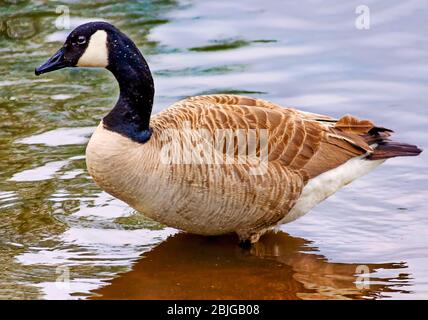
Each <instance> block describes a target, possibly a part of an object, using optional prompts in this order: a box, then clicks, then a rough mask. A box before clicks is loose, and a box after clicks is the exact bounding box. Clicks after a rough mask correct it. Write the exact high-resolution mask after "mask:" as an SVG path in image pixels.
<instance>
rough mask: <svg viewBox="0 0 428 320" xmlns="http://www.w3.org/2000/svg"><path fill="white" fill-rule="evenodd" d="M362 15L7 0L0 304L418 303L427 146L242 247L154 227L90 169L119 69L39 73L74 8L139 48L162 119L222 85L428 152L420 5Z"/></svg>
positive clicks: (0, 136)
mask: <svg viewBox="0 0 428 320" xmlns="http://www.w3.org/2000/svg"><path fill="white" fill-rule="evenodd" d="M360 4H361V3H360V1H346V3H345V2H343V1H338V0H335V1H321V0H312V1H310V0H308V1H280V0H278V1H273V0H265V1H256V0H247V1H245V2H241V1H227V0H217V1H168V0H163V1H132V2H131V1H129V2H120V3H116V2H115V1H108V0H106V1H96V2H91V3H88V2H84V1H65V2H64V5H66V8H65V7H57V6H58V5H59V2H55V4H49V3H48V2H47V1H22V0H14V1H10V0H9V1H4V0H3V1H1V2H0V75H1V77H0V93H1V95H0V123H1V130H0V143H1V148H0V298H1V299H62V298H64V299H79V298H80V299H81V298H88V297H93V298H98V299H99V298H101V299H102V298H214V299H218V298H231V299H237V298H269V299H288V298H291V299H314V298H332V299H334V298H354V299H388V298H397V299H410V298H428V267H427V266H428V239H427V235H428V204H427V196H428V190H427V186H428V164H427V157H428V156H427V153H423V154H422V155H421V156H419V157H417V158H399V159H392V160H389V161H388V162H387V163H385V164H384V165H383V166H381V167H379V168H378V169H377V170H376V171H375V172H372V173H371V174H369V175H368V176H366V177H364V178H362V179H360V180H358V181H356V182H354V183H353V184H351V185H350V186H348V187H346V188H344V189H343V190H341V191H340V192H338V193H337V194H336V195H334V196H333V197H331V198H330V199H329V200H327V201H325V202H324V203H323V204H321V205H319V206H318V207H316V208H315V209H314V210H312V212H310V213H309V214H308V215H306V216H305V217H303V218H301V219H300V220H297V221H296V222H293V223H291V224H288V225H285V226H282V227H281V231H280V232H278V233H276V234H269V235H267V236H266V237H263V238H262V239H261V241H260V242H259V243H258V244H256V245H255V246H254V247H253V248H252V249H251V250H243V249H240V248H239V247H237V246H236V239H235V238H234V237H229V236H226V237H217V238H204V237H198V236H194V235H188V234H184V233H180V232H178V231H177V230H174V229H171V228H167V227H164V226H162V225H159V224H158V223H155V222H153V221H151V220H149V219H147V218H145V217H144V215H143V214H141V213H136V212H133V210H132V209H130V208H129V207H128V206H127V205H126V204H124V203H122V202H120V201H118V200H116V199H114V198H112V197H111V196H109V195H108V194H106V193H104V192H102V191H101V190H100V189H99V188H98V187H97V186H96V185H95V184H94V182H93V181H92V180H91V178H90V177H89V176H88V174H87V171H86V167H85V161H84V150H85V145H86V143H87V141H88V139H89V137H90V135H91V132H92V131H93V130H94V128H95V126H96V125H97V123H98V122H99V120H100V118H101V117H102V116H103V115H104V114H106V113H107V112H108V111H109V110H110V108H111V107H112V106H113V105H114V103H115V100H116V96H117V93H118V88H117V85H116V83H115V81H114V78H113V77H112V75H110V74H109V73H108V72H107V71H105V70H88V69H86V70H85V69H73V70H62V71H61V72H54V73H49V74H47V75H45V76H43V77H35V76H34V68H35V67H36V66H38V65H39V64H40V63H41V62H43V61H44V60H46V58H47V57H49V56H50V55H51V54H53V53H54V52H55V51H56V50H57V49H58V48H59V46H60V45H61V41H62V40H63V39H64V38H65V36H66V35H67V33H68V32H69V30H61V29H58V27H57V26H56V24H55V23H56V22H57V24H58V23H59V24H58V26H59V27H62V26H63V24H61V21H63V22H64V20H61V18H60V20H57V18H58V17H59V16H60V14H58V13H56V11H55V10H56V9H58V10H59V11H58V12H60V11H61V10H62V12H63V11H64V10H66V11H67V9H68V10H69V13H70V18H71V19H70V25H71V26H70V27H71V28H74V27H75V26H77V25H79V24H81V23H83V22H86V21H90V20H100V19H103V20H106V21H109V22H111V23H113V24H115V25H116V26H118V27H119V28H121V29H122V30H123V31H124V32H126V33H127V34H129V35H130V36H131V38H132V39H134V40H135V42H136V43H137V45H138V46H139V48H140V49H141V50H142V52H143V53H144V55H145V57H146V58H147V60H148V62H149V64H150V66H151V69H152V71H153V73H154V79H155V85H156V97H155V107H154V111H155V112H157V111H159V110H162V109H163V108H165V107H167V106H168V105H170V104H171V103H173V102H174V101H176V100H179V99H181V98H183V97H186V96H190V95H197V94H204V93H217V92H231V93H238V94H245V95H250V96H254V97H260V98H263V99H268V100H271V101H274V102H276V103H279V104H282V105H284V106H295V107H299V108H301V109H303V110H307V111H312V112H316V113H322V114H328V115H331V116H335V117H339V116H341V115H343V114H346V113H351V114H354V115H356V116H359V117H363V118H369V119H372V120H373V121H375V122H376V123H377V124H379V125H382V126H385V127H388V128H392V129H394V130H395V132H396V134H395V136H396V138H397V139H399V140H402V141H406V142H410V143H414V144H417V145H419V146H420V147H422V148H425V149H426V147H427V141H428V130H427V128H428V111H427V106H426V103H427V93H428V60H427V54H426V53H427V52H428V41H427V37H426V30H427V27H428V23H427V20H426V17H427V15H428V7H427V6H426V1H423V0H421V1H417V0H413V1H396V0H394V1H384V2H382V3H379V2H378V1H373V0H370V1H365V2H364V4H365V5H367V6H368V8H369V9H370V28H369V29H359V28H357V27H356V25H355V20H356V18H357V16H358V14H356V7H358V6H359V5H360ZM60 13H61V12H60ZM65 22H66V21H65ZM366 22H367V21H366ZM361 273H364V275H362V274H361Z"/></svg>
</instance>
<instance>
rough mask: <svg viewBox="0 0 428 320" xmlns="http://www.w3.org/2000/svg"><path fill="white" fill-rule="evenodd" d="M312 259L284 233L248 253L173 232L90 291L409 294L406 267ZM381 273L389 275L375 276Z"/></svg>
mask: <svg viewBox="0 0 428 320" xmlns="http://www.w3.org/2000/svg"><path fill="white" fill-rule="evenodd" d="M316 252H317V249H316V248H314V247H313V246H311V243H310V242H309V241H308V240H305V239H302V238H297V237H292V236H290V235H288V234H286V233H284V232H277V233H268V234H266V235H265V236H263V237H262V239H261V241H260V242H258V243H256V244H254V246H253V247H252V248H251V249H249V250H245V249H242V248H240V247H238V246H237V245H236V238H235V237H234V236H221V237H203V236H196V235H191V234H186V233H178V234H176V235H174V236H172V237H170V238H168V239H167V240H166V241H165V242H163V243H161V244H160V245H158V246H157V247H155V248H154V249H153V250H152V251H150V252H147V253H145V254H144V255H143V256H142V257H141V259H140V260H139V261H138V262H137V263H136V264H135V265H134V267H133V269H132V270H131V271H129V272H127V273H124V274H122V275H120V276H119V277H118V278H115V279H113V280H111V281H110V283H109V284H108V285H106V286H105V287H102V288H100V289H97V290H96V291H94V293H95V296H94V299H376V298H385V297H388V296H389V294H391V293H394V292H400V293H408V291H406V289H405V288H406V287H407V286H408V283H409V280H410V278H409V274H407V273H406V269H407V265H406V264H405V263H379V264H365V265H362V267H359V266H361V264H357V263H355V264H354V263H334V262H330V261H327V259H326V258H325V257H324V256H322V255H320V254H317V253H316ZM359 268H361V269H362V270H364V269H365V268H366V271H369V272H370V273H369V275H368V277H370V278H369V280H370V281H369V283H367V282H364V281H363V282H359V278H358V277H361V276H364V275H362V274H360V273H359V272H361V271H358V270H359ZM380 270H384V271H385V270H386V271H388V273H389V274H394V276H392V277H387V276H380V275H378V276H377V274H378V273H380V272H379V271H380ZM363 280H364V279H363ZM364 284H369V286H368V287H366V288H364Z"/></svg>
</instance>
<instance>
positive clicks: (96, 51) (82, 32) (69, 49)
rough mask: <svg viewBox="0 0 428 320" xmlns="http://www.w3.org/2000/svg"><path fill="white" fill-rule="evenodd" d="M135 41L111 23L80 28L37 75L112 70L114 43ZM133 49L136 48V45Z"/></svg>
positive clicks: (38, 69) (43, 65) (99, 23)
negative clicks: (80, 69) (71, 70)
mask: <svg viewBox="0 0 428 320" xmlns="http://www.w3.org/2000/svg"><path fill="white" fill-rule="evenodd" d="M118 40H121V41H122V42H130V43H132V41H131V40H130V39H129V38H128V37H127V36H126V35H125V34H123V33H122V32H120V31H119V30H118V29H117V28H116V27H114V26H113V25H111V24H109V23H107V22H89V23H85V24H82V25H80V26H78V27H77V28H76V29H74V30H73V31H72V32H71V33H70V35H69V36H68V37H67V40H66V41H65V43H64V45H63V46H62V48H61V49H59V50H58V51H57V52H56V53H55V54H54V55H53V56H52V57H51V58H50V59H49V60H48V61H46V62H45V63H44V64H42V65H41V66H39V67H38V68H36V70H35V74H36V75H40V74H42V73H46V72H50V71H54V70H58V69H62V68H66V67H104V68H106V67H108V66H109V64H110V62H109V61H110V60H111V57H110V53H111V52H110V51H111V48H112V46H111V43H112V42H113V43H114V42H116V43H117V42H118ZM132 46H133V47H135V45H134V44H133V43H132Z"/></svg>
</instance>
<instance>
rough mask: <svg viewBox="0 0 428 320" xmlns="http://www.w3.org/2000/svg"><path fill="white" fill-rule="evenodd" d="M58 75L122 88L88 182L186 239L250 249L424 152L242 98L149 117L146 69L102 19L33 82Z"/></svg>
mask: <svg viewBox="0 0 428 320" xmlns="http://www.w3.org/2000/svg"><path fill="white" fill-rule="evenodd" d="M65 67H103V68H106V69H108V70H110V71H111V72H112V73H113V75H114V76H115V77H116V79H117V81H118V83H119V87H120V96H119V100H118V101H117V103H116V105H115V107H114V108H113V109H112V110H111V111H110V113H108V114H107V115H106V116H105V117H104V118H103V120H102V121H101V123H100V124H99V126H98V127H97V129H96V130H95V132H94V134H93V135H92V137H91V139H90V141H89V143H88V146H87V149H86V164H87V168H88V171H89V174H90V175H91V176H92V177H93V179H94V180H95V182H96V183H97V184H98V185H99V186H100V187H101V188H102V189H104V190H105V191H107V192H108V193H110V194H112V195H113V196H115V197H117V198H119V199H121V200H123V201H125V202H126V203H128V204H129V205H130V206H131V207H133V208H135V209H136V210H138V211H141V212H144V213H145V214H146V215H147V216H148V217H150V218H152V219H154V220H156V221H159V222H161V223H163V224H165V225H168V226H171V227H175V228H178V229H181V230H185V231H188V232H191V233H196V234H201V235H219V234H226V233H232V232H236V233H237V234H238V236H239V239H240V240H241V241H242V242H243V243H245V244H250V243H254V242H256V241H257V240H258V239H259V237H260V235H261V234H263V233H264V232H266V231H267V230H269V229H272V228H274V227H275V226H277V225H278V224H281V223H287V222H290V221H293V220H295V219H297V218H298V217H300V216H302V215H304V214H305V213H307V212H308V211H309V210H310V209H311V208H313V207H314V206H315V205H317V204H318V203H320V202H321V201H322V200H324V199H326V198H327V197H329V196H330V195H332V194H333V193H335V192H336V191H337V190H338V189H340V188H341V187H343V186H344V185H346V184H348V183H350V182H351V181H353V180H355V179H357V178H358V177H360V176H362V175H364V174H366V173H368V172H369V171H371V170H372V169H374V168H375V167H377V166H378V165H380V164H381V163H382V162H383V161H385V159H387V158H392V157H396V156H415V155H418V154H419V153H420V152H421V150H420V149H418V148H417V147H416V146H414V145H409V144H404V143H397V142H392V141H390V140H389V139H388V137H389V136H390V134H391V132H392V131H391V130H389V129H386V128H383V127H378V126H375V125H374V124H373V123H372V122H370V121H368V120H359V119H357V118H355V117H352V116H344V117H342V118H341V119H338V120H335V119H333V118H331V117H328V116H322V115H317V114H312V113H307V112H302V111H299V110H296V109H291V108H282V107H281V106H279V105H276V104H274V103H271V102H268V101H264V100H260V99H254V98H249V97H243V96H238V95H227V94H219V95H207V96H195V97H190V98H187V99H184V100H182V101H179V102H177V103H175V104H173V105H172V106H171V107H169V108H168V109H166V110H164V111H162V112H160V113H158V114H156V115H154V116H153V117H150V115H151V111H152V105H153V97H154V85H153V79H152V75H151V72H150V69H149V66H148V65H147V63H146V61H145V59H144V58H143V56H142V54H141V53H140V51H139V50H138V48H137V47H136V46H135V44H134V43H133V42H132V40H130V39H129V38H128V37H127V36H126V35H125V34H123V33H122V32H121V31H119V30H118V29H117V28H116V27H114V26H113V25H111V24H108V23H105V22H92V23H86V24H83V25H81V26H79V27H77V28H76V29H75V30H73V31H72V32H71V33H70V35H69V36H68V37H67V40H66V41H65V43H64V45H63V47H62V48H61V49H60V50H59V51H58V52H57V53H55V54H54V55H53V56H52V57H51V58H50V59H49V60H48V61H47V62H46V63H44V64H43V65H41V66H39V67H38V68H36V70H35V73H36V75H40V74H42V73H46V72H50V71H53V70H57V69H61V68H65ZM242 132H244V134H247V139H246V140H245V141H246V143H247V145H245V148H244V153H245V152H246V153H248V157H247V158H245V157H242V155H243V153H242V149H241V148H240V145H241V144H242V141H243V140H240V139H241V138H240V134H241V133H242ZM229 134H230V135H229ZM225 136H226V137H225ZM230 136H231V137H232V138H231V139H228V137H229V138H230ZM241 136H242V135H241ZM251 136H252V138H251ZM213 137H214V138H217V140H215V139H214V138H213ZM214 140H215V141H214ZM213 141H214V143H215V146H216V147H215V148H210V146H212V144H213ZM218 141H220V142H218ZM225 141H226V142H225ZM250 141H251V142H250ZM217 142H218V144H217ZM230 145H232V147H231V148H230ZM247 147H248V150H247ZM208 149H209V150H208ZM250 149H252V151H254V152H253V153H251V154H250ZM183 150H184V151H183ZM207 150H208V151H209V152H211V153H209V152H208V151H207ZM189 151H190V155H191V156H190V158H189V157H188V155H189ZM230 151H231V152H232V153H230ZM247 151H248V152H247ZM186 152H187V153H186ZM184 153H185V154H186V156H183V154H184ZM244 155H246V154H244ZM251 155H252V156H251ZM177 159H178V160H177ZM189 159H190V161H189ZM224 159H226V160H224Z"/></svg>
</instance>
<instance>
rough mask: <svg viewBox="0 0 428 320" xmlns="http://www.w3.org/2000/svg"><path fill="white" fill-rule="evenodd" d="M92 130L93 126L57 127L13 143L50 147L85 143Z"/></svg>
mask: <svg viewBox="0 0 428 320" xmlns="http://www.w3.org/2000/svg"><path fill="white" fill-rule="evenodd" d="M94 130H95V127H80V128H58V129H54V130H51V131H46V132H43V133H40V134H36V135H32V136H30V137H27V138H23V139H19V140H16V141H15V143H22V144H42V145H45V146H50V147H56V146H66V145H72V144H85V143H86V142H88V140H89V136H90V135H91V134H92V132H93V131H94Z"/></svg>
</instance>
